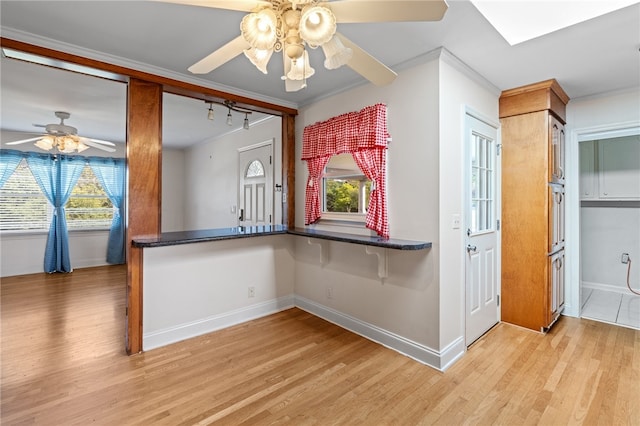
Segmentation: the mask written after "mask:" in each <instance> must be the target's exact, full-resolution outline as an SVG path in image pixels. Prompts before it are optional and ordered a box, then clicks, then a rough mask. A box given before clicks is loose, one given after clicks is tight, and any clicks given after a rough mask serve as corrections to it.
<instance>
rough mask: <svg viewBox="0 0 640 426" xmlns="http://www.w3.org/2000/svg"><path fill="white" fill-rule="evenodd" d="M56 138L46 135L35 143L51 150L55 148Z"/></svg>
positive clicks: (39, 146) (41, 147) (46, 149)
mask: <svg viewBox="0 0 640 426" xmlns="http://www.w3.org/2000/svg"><path fill="white" fill-rule="evenodd" d="M54 143H55V139H54V138H53V137H52V136H48V135H47V136H45V137H43V138H42V139H39V140H37V141H36V142H35V143H34V145H35V146H37V147H38V148H40V149H44V150H45V151H51V150H52V149H53V146H54Z"/></svg>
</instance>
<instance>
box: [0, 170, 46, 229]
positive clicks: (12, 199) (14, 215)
mask: <svg viewBox="0 0 640 426" xmlns="http://www.w3.org/2000/svg"><path fill="white" fill-rule="evenodd" d="M14 164H15V163H14ZM51 212H52V208H51V205H50V204H49V201H47V198H46V197H45V196H44V194H43V193H42V191H40V187H39V186H38V183H37V182H36V180H35V178H34V177H33V175H32V174H31V170H29V166H28V165H27V161H26V160H25V159H22V161H20V164H19V165H18V167H17V168H16V170H15V171H14V172H13V174H12V175H11V177H9V179H8V180H7V182H6V183H5V184H4V186H3V187H2V189H0V230H2V231H7V230H18V229H20V230H42V231H46V230H47V229H49V218H50V217H51Z"/></svg>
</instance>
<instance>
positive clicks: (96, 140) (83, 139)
mask: <svg viewBox="0 0 640 426" xmlns="http://www.w3.org/2000/svg"><path fill="white" fill-rule="evenodd" d="M80 140H81V141H82V143H85V144H86V143H87V142H94V143H97V144H101V145H109V146H116V144H115V143H113V142H109V141H103V140H102V139H95V138H85V137H80Z"/></svg>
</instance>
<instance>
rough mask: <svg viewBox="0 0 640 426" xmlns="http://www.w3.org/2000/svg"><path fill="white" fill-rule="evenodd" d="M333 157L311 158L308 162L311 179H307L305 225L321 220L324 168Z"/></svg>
mask: <svg viewBox="0 0 640 426" xmlns="http://www.w3.org/2000/svg"><path fill="white" fill-rule="evenodd" d="M330 158H331V155H325V156H324V157H316V158H310V159H308V160H307V167H308V168H309V179H307V187H306V191H305V198H304V224H305V225H309V224H311V223H313V222H315V221H316V220H318V219H320V215H321V214H322V208H321V206H320V185H321V179H322V176H323V174H324V168H325V167H326V165H327V163H328V162H329V159H330Z"/></svg>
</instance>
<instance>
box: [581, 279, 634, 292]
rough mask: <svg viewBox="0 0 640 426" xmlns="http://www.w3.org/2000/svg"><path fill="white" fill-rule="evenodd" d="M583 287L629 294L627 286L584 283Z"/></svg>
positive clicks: (582, 283)
mask: <svg viewBox="0 0 640 426" xmlns="http://www.w3.org/2000/svg"><path fill="white" fill-rule="evenodd" d="M580 284H581V286H582V287H583V288H590V289H592V290H603V291H612V292H614V293H620V294H629V289H628V288H627V286H626V285H624V286H622V285H611V284H602V283H593V282H589V281H582V282H581V283H580Z"/></svg>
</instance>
